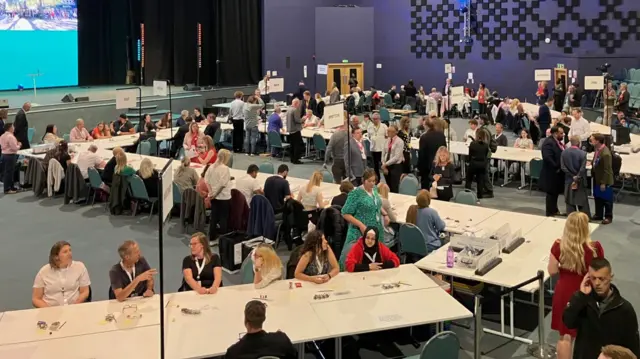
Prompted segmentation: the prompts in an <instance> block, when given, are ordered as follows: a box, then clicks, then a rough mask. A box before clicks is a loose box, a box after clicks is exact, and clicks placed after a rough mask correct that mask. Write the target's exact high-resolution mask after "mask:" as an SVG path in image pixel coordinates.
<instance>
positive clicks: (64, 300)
mask: <svg viewBox="0 0 640 359" xmlns="http://www.w3.org/2000/svg"><path fill="white" fill-rule="evenodd" d="M70 266H71V264H70V265H69V267H70ZM69 267H67V268H60V269H58V270H57V271H56V272H57V274H58V279H59V280H60V291H61V292H62V305H67V304H68V303H67V297H66V296H65V295H64V292H65V287H64V282H65V279H66V278H65V277H66V273H67V270H68V269H69Z"/></svg>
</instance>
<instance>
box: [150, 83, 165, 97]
mask: <svg viewBox="0 0 640 359" xmlns="http://www.w3.org/2000/svg"><path fill="white" fill-rule="evenodd" d="M167 94H168V92H167V81H153V95H154V96H161V97H167Z"/></svg>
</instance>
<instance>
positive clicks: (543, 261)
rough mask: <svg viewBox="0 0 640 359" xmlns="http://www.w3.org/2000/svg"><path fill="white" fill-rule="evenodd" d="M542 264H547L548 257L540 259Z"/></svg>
mask: <svg viewBox="0 0 640 359" xmlns="http://www.w3.org/2000/svg"><path fill="white" fill-rule="evenodd" d="M540 261H541V262H542V263H549V255H548V254H547V255H545V256H544V257H542V259H541V260H540Z"/></svg>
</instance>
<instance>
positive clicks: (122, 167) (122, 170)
mask: <svg viewBox="0 0 640 359" xmlns="http://www.w3.org/2000/svg"><path fill="white" fill-rule="evenodd" d="M114 157H115V158H116V167H115V169H114V171H113V172H114V173H116V174H119V175H120V176H123V177H131V176H133V175H134V174H136V170H134V169H133V167H131V166H129V164H128V163H127V155H126V154H125V153H124V151H122V152H118V153H117V154H115V155H114Z"/></svg>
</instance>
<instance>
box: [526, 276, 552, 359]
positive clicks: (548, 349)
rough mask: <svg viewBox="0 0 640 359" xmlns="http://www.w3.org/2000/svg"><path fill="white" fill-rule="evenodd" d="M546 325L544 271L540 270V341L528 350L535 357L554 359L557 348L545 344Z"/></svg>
mask: <svg viewBox="0 0 640 359" xmlns="http://www.w3.org/2000/svg"><path fill="white" fill-rule="evenodd" d="M544 326H545V323H544V272H543V271H538V343H533V344H531V345H529V347H528V348H527V352H528V353H529V355H531V356H532V357H534V358H538V359H553V358H555V357H556V348H555V347H553V346H551V345H548V344H545V334H544Z"/></svg>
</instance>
